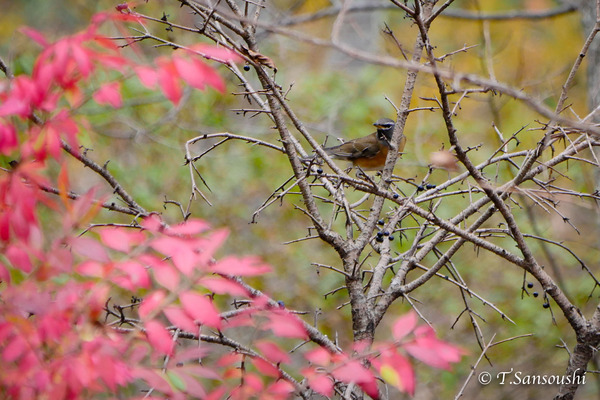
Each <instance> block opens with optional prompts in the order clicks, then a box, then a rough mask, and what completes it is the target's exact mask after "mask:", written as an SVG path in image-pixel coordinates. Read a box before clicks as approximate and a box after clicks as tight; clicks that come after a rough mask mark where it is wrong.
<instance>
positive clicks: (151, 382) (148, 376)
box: [131, 368, 172, 394]
mask: <svg viewBox="0 0 600 400" xmlns="http://www.w3.org/2000/svg"><path fill="white" fill-rule="evenodd" d="M131 374H132V376H133V377H135V378H138V379H142V380H144V381H145V382H146V383H147V384H148V386H150V387H152V388H154V389H156V390H158V391H161V392H163V393H165V394H168V393H171V392H172V390H171V386H170V385H169V383H168V382H167V381H166V380H165V378H163V377H162V376H161V375H160V374H158V373H157V372H155V371H153V370H150V369H142V368H135V369H134V370H133V371H132V372H131Z"/></svg>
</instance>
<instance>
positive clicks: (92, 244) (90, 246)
mask: <svg viewBox="0 0 600 400" xmlns="http://www.w3.org/2000/svg"><path fill="white" fill-rule="evenodd" d="M69 242H70V244H71V248H72V249H73V251H75V252H76V253H78V254H79V255H80V256H82V257H85V258H89V259H92V260H95V261H99V262H108V261H110V259H109V258H108V253H107V252H106V249H105V248H104V247H102V245H101V244H100V243H98V241H96V240H94V239H91V238H87V237H77V238H72V239H70V241H69Z"/></svg>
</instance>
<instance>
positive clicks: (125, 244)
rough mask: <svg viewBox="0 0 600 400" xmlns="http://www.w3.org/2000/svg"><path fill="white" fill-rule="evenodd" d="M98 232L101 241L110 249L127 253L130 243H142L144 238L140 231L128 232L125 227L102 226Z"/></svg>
mask: <svg viewBox="0 0 600 400" xmlns="http://www.w3.org/2000/svg"><path fill="white" fill-rule="evenodd" d="M99 234H100V239H101V240H102V243H104V244H105V245H106V246H108V247H110V248H111V249H114V250H118V251H121V252H123V253H129V250H130V249H131V245H132V244H139V243H142V242H143V241H144V239H145V236H144V234H143V233H142V232H139V231H131V232H128V231H127V228H120V227H107V228H103V229H100V231H99Z"/></svg>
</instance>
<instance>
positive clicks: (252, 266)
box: [211, 256, 271, 276]
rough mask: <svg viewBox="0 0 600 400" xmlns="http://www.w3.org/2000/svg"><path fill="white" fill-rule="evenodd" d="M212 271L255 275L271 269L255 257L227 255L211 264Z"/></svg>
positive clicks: (226, 273)
mask: <svg viewBox="0 0 600 400" xmlns="http://www.w3.org/2000/svg"><path fill="white" fill-rule="evenodd" d="M211 269H212V271H213V272H216V273H218V274H225V275H235V276H256V275H262V274H265V273H267V272H270V271H271V267H269V266H268V265H267V264H264V263H262V262H261V261H260V259H258V258H257V257H243V258H239V257H235V256H228V257H225V258H223V259H222V260H220V261H219V262H218V263H216V264H215V265H213V266H212V268H211Z"/></svg>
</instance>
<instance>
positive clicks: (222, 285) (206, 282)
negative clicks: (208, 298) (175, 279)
mask: <svg viewBox="0 0 600 400" xmlns="http://www.w3.org/2000/svg"><path fill="white" fill-rule="evenodd" d="M198 284H199V285H202V286H204V287H205V288H207V289H208V290H210V291H211V292H213V293H216V294H229V295H231V296H243V297H248V296H249V295H250V294H249V293H248V291H247V290H246V288H245V287H243V286H242V285H240V284H239V283H237V282H234V281H230V280H228V279H226V278H223V277H220V276H210V277H204V278H201V279H200V280H199V281H198Z"/></svg>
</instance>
